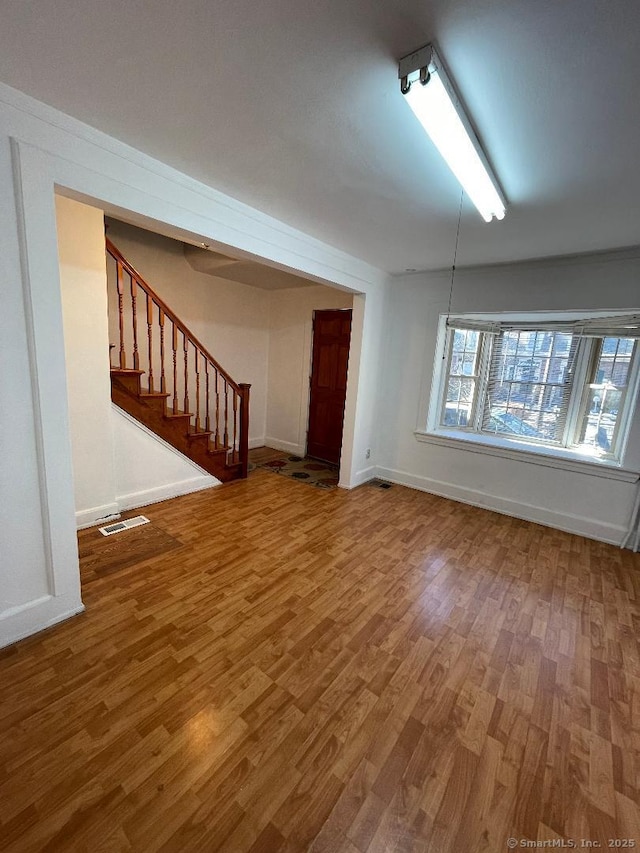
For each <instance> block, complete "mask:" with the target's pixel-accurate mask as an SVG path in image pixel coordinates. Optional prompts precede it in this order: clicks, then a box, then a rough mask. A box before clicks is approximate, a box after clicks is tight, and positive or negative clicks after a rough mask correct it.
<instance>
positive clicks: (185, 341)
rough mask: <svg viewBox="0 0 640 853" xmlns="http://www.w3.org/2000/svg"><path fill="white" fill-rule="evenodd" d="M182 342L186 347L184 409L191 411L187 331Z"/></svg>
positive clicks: (183, 334)
mask: <svg viewBox="0 0 640 853" xmlns="http://www.w3.org/2000/svg"><path fill="white" fill-rule="evenodd" d="M182 344H183V347H184V409H183V411H185V412H188V411H189V338H188V337H187V333H186V332H183V333H182Z"/></svg>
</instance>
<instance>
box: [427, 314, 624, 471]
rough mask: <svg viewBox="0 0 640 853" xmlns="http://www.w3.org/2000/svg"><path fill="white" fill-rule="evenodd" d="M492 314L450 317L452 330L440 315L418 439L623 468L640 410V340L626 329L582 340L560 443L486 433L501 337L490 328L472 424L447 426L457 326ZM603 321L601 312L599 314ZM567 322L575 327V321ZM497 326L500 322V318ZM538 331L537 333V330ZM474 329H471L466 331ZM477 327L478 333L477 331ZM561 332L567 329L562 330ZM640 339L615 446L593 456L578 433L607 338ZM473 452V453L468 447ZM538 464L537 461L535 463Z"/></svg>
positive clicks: (484, 335) (483, 340)
mask: <svg viewBox="0 0 640 853" xmlns="http://www.w3.org/2000/svg"><path fill="white" fill-rule="evenodd" d="M486 317H487V315H473V316H472V315H457V316H454V317H451V319H450V325H447V315H441V316H440V327H439V335H438V342H437V347H436V359H435V363H434V372H433V377H432V384H431V393H430V394H429V398H428V415H427V420H426V426H425V427H422V428H420V427H419V428H418V429H417V430H416V432H415V434H416V437H417V438H418V439H419V440H427V437H428V436H433V437H438V438H441V439H444V440H445V442H447V443H448V442H449V441H453V442H455V441H456V439H459V440H460V441H461V442H464V444H465V445H485V446H486V447H488V448H496V449H504V450H505V451H509V450H510V449H512V450H513V452H514V453H518V454H519V453H524V454H529V453H530V454H532V455H535V456H546V457H557V458H559V459H565V460H575V461H576V463H577V464H579V465H580V466H582V465H587V466H589V465H593V466H596V467H603V466H605V467H610V468H622V465H623V461H624V456H625V452H626V448H627V443H628V438H629V433H630V432H631V428H632V423H633V421H634V418H635V416H636V414H637V411H638V406H639V405H640V337H638V336H637V334H636V335H629V334H627V335H625V333H624V331H625V330H624V328H620V329H612V330H611V331H610V332H607V333H606V334H605V333H602V334H600V333H598V335H597V336H595V335H594V336H584V335H581V336H579V337H578V339H577V345H576V353H575V358H574V363H573V370H572V373H573V378H572V379H571V389H570V392H569V400H568V403H567V415H566V418H565V423H564V427H563V432H562V438H561V440H560V441H558V442H557V443H551V442H549V441H545V440H538V439H536V438H533V437H528V436H525V435H513V436H510V435H508V434H505V433H499V432H492V431H490V430H484V429H483V428H482V424H483V420H484V412H485V408H486V406H487V402H488V401H487V386H488V384H489V380H490V372H491V363H492V358H493V352H494V348H495V336H496V334H499V333H500V332H497V333H496V332H494V331H489V330H488V328H478V332H479V335H480V340H479V344H478V356H477V374H476V375H477V379H476V390H475V394H474V399H473V401H472V408H471V416H470V418H469V423H468V424H467V425H466V426H464V427H457V426H449V425H445V424H443V423H442V420H443V415H444V409H445V406H446V394H447V384H448V378H449V377H450V372H449V371H450V367H451V359H452V354H453V346H452V341H453V336H454V334H455V329H456V328H460V327H456V325H455V321H456V319H458V320H459V321H461V322H462V328H465V323H468V322H469V321H472V322H473V321H474V320H477V321H478V323H479V324H481V323H483V322H484V324H485V326H488V325H490V323H489V322H488V321H487V320H486ZM595 317H596V318H597V317H598V313H596V314H595ZM530 318H531V315H528V317H527V318H526V319H522V320H520V321H519V320H518V318H515V319H512V320H510V321H509V328H511V329H513V328H516V329H517V326H518V323H519V322H521V323H522V325H523V330H526V331H531V330H535V327H536V325H537V322H536V321H535V320H532V319H530ZM567 322H568V323H572V322H576V321H575V320H574V319H573V318H571V319H569V320H568V321H567ZM494 323H495V324H497V323H499V319H498V318H496V320H495V321H494ZM547 323H548V314H547V313H545V314H541V315H540V320H539V325H540V327H546V324H547ZM532 327H533V328H532ZM466 328H469V326H466ZM472 328H475V326H473V327H472ZM560 331H562V330H560ZM607 337H611V338H625V337H636V340H635V342H634V346H633V349H632V353H631V359H630V362H629V370H628V374H627V385H626V387H625V388H624V389H623V391H622V396H621V401H620V406H619V415H618V417H617V419H616V424H615V427H614V431H613V434H612V438H611V447H610V449H609V450H608V451H606V452H603V453H597V454H596V453H592V452H590V451H589V449H588V446H587V445H585V444H584V443H582V444H580V442H579V441H578V436H579V430H580V428H581V424H582V423H583V421H584V418H585V409H586V406H587V405H588V398H589V387H590V385H591V384H592V383H590V381H589V379H590V377H592V376H593V375H594V373H595V370H596V367H597V364H598V361H599V359H600V354H601V352H602V347H603V345H604V339H605V338H607ZM423 423H424V422H423ZM469 449H472V448H469ZM532 461H533V460H532Z"/></svg>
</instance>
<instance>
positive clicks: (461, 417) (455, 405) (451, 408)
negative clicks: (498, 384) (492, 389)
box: [442, 329, 480, 427]
mask: <svg viewBox="0 0 640 853" xmlns="http://www.w3.org/2000/svg"><path fill="white" fill-rule="evenodd" d="M451 341H452V342H451V360H450V364H449V376H448V379H447V388H446V394H445V399H444V406H443V411H442V424H443V426H449V427H466V426H468V425H469V423H470V422H471V410H472V408H473V399H474V395H475V391H476V375H477V367H478V350H479V346H480V333H479V332H476V331H472V330H469V329H454V330H453V334H452V338H451Z"/></svg>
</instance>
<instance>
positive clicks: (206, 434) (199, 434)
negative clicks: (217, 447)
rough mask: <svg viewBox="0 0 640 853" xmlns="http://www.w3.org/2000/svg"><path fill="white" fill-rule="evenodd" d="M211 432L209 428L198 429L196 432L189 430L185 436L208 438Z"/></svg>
mask: <svg viewBox="0 0 640 853" xmlns="http://www.w3.org/2000/svg"><path fill="white" fill-rule="evenodd" d="M210 435H213V433H212V432H211V431H210V430H209V431H207V430H206V429H205V430H198V432H190V433H189V435H188V436H187V438H209V436H210Z"/></svg>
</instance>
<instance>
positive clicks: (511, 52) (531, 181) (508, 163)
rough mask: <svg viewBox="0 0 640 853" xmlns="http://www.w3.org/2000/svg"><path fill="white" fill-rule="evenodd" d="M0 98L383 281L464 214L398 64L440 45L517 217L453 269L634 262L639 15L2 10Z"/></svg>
mask: <svg viewBox="0 0 640 853" xmlns="http://www.w3.org/2000/svg"><path fill="white" fill-rule="evenodd" d="M0 20H1V22H2V25H1V27H0V80H2V81H3V82H5V83H8V84H9V85H11V86H14V87H15V88H17V89H21V90H22V91H24V92H27V93H28V94H30V95H33V96H34V97H36V98H38V99H40V100H42V101H44V102H46V103H48V104H51V105H52V106H54V107H57V108H59V109H60V110H62V111H63V112H66V113H68V114H70V115H72V116H75V117H76V118H79V119H81V120H83V121H85V122H87V123H88V124H90V125H93V126H94V127H96V128H99V129H101V130H103V131H106V132H107V133H109V134H111V135H112V136H115V137H117V138H118V139H121V140H123V141H125V142H128V143H129V144H131V145H133V146H135V147H137V148H140V149H141V150H143V151H145V152H147V153H149V154H151V155H153V156H155V157H157V158H159V159H160V160H163V161H164V162H166V163H169V164H171V165H173V166H175V167H177V168H178V169H181V170H182V171H184V172H186V173H187V174H190V175H192V176H194V177H196V178H199V179H200V180H202V181H204V182H205V183H207V184H210V185H211V186H214V187H216V188H217V189H219V190H222V191H223V192H226V193H228V194H229V195H231V196H234V197H235V198H238V199H240V200H241V201H244V202H246V203H248V204H251V205H253V206H255V207H257V208H259V209H260V210H263V211H265V212H267V213H269V214H271V215H273V216H276V217H278V218H280V219H282V220H284V221H285V222H287V223H289V224H291V225H293V226H295V227H297V228H300V229H301V230H303V231H306V232H308V233H310V234H312V235H314V236H315V237H318V238H319V239H321V240H324V241H326V242H328V243H330V244H332V245H334V246H337V247H339V248H341V249H344V250H345V251H347V252H350V253H351V254H353V255H355V256H357V257H360V258H362V259H364V260H366V261H368V262H370V263H372V264H374V265H376V266H378V267H381V268H382V269H386V270H389V271H393V272H398V271H402V270H404V269H407V268H416V269H423V268H431V269H433V268H438V267H443V266H447V265H449V264H450V263H451V259H452V253H453V245H454V241H455V230H456V220H457V213H458V206H459V201H460V194H459V189H458V187H457V184H456V182H455V179H454V178H453V177H452V176H451V175H450V174H449V173H448V171H447V169H446V166H444V165H443V163H442V162H441V161H440V159H439V156H438V155H437V153H436V152H435V151H434V150H433V149H432V147H431V145H430V143H429V142H428V140H427V139H426V137H425V136H424V134H423V131H422V130H421V128H420V127H419V125H418V124H417V121H416V119H415V118H414V117H413V114H412V113H411V110H410V109H409V107H408V106H407V105H406V104H405V103H404V100H403V98H402V96H401V94H400V91H399V84H398V81H397V79H396V73H397V60H398V59H399V58H400V57H402V56H403V55H405V54H407V53H409V52H410V51H412V50H413V49H415V48H417V47H420V46H421V45H423V44H425V43H426V42H428V41H431V40H435V41H436V42H437V44H438V46H439V49H440V53H441V55H442V56H443V58H444V61H445V62H446V63H447V65H448V67H449V70H450V73H451V76H452V77H453V79H454V80H455V82H456V84H457V87H458V89H459V91H460V93H461V95H462V97H463V99H464V100H465V102H466V104H467V108H468V111H469V113H470V115H471V117H472V119H473V121H474V122H475V124H476V127H477V129H478V132H479V136H480V138H481V139H482V140H483V142H484V145H485V149H486V151H487V154H488V155H489V158H490V160H491V161H492V163H493V166H494V170H495V172H496V174H497V175H498V177H499V179H500V181H501V183H502V186H503V189H504V191H505V194H506V196H507V199H508V201H509V209H508V211H507V216H506V218H505V220H504V221H503V222H493V223H491V224H489V225H487V224H485V223H484V222H483V221H482V220H481V218H480V216H479V215H478V214H477V213H476V212H475V210H474V209H473V208H472V207H471V206H470V204H469V203H468V202H465V205H464V209H463V218H462V225H461V233H460V249H459V254H458V262H459V263H461V264H471V263H484V262H494V261H508V260H515V259H521V258H531V257H542V256H547V255H554V254H567V253H573V252H581V251H588V250H597V249H607V248H613V247H619V246H626V245H633V244H637V243H640V110H639V109H638V89H639V88H640V49H639V48H638V43H639V38H638V36H639V34H640V2H638V0H393V1H392V0H313V2H312V0H260V2H256V0H183V2H180V3H178V2H175V0H171V2H169V0H137V2H135V3H132V2H131V0H112V2H110V3H103V2H97V0H22V2H17V1H16V0H0Z"/></svg>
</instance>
